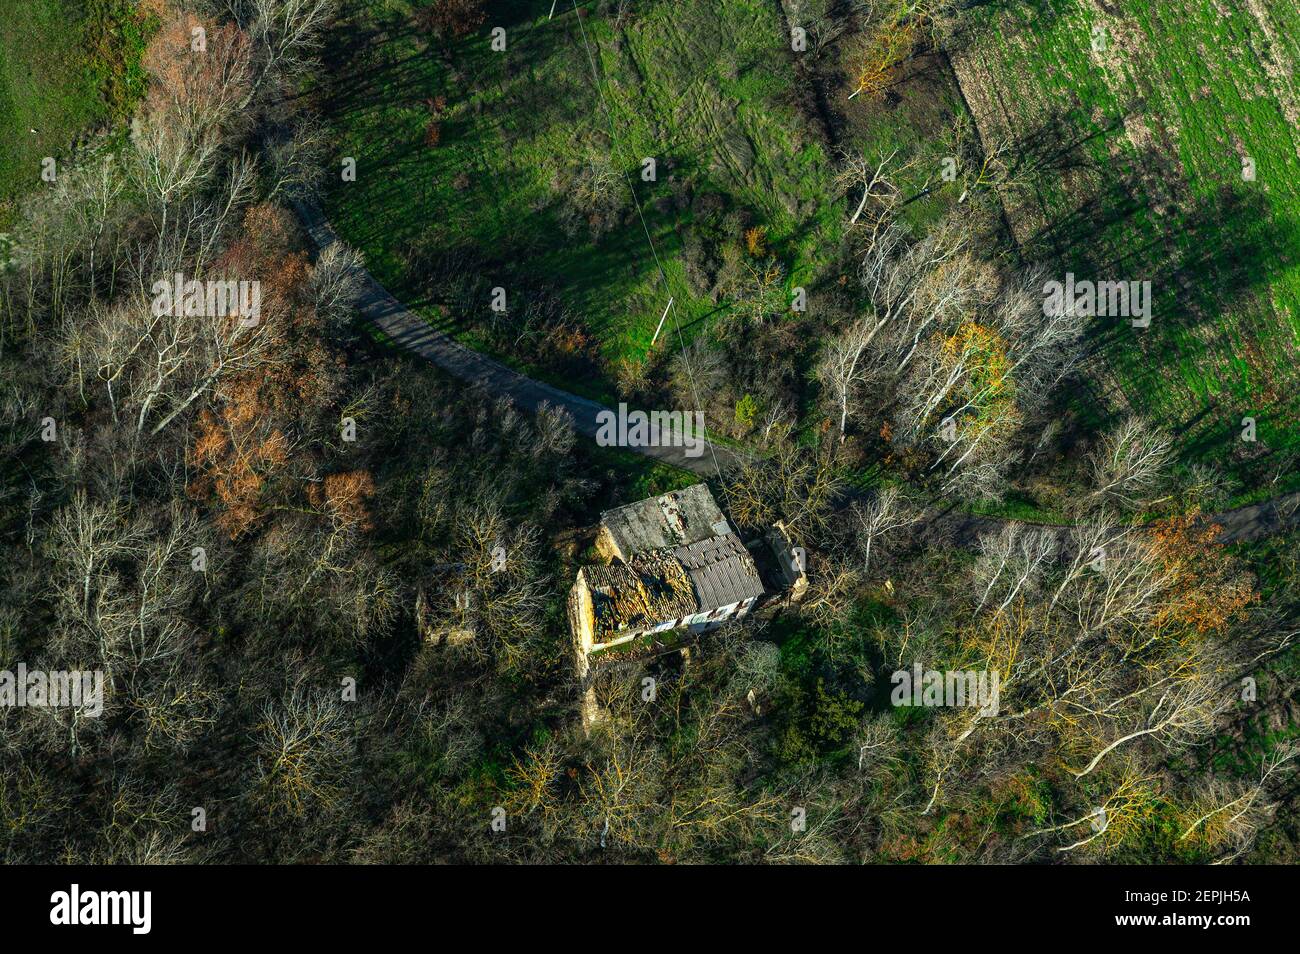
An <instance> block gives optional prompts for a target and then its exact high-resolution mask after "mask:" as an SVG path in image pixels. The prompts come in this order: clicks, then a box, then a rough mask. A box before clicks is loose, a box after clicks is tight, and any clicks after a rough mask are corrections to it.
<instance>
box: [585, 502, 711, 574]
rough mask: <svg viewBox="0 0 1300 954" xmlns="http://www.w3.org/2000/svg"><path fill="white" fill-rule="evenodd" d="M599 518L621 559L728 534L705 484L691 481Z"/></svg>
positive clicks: (605, 513)
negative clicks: (678, 487) (683, 486)
mask: <svg viewBox="0 0 1300 954" xmlns="http://www.w3.org/2000/svg"><path fill="white" fill-rule="evenodd" d="M600 521H601V523H602V524H604V526H605V527H606V529H608V530H609V533H610V537H611V538H612V539H613V542H614V545H615V546H616V547H617V548H618V550H619V552H620V553H621V554H622V555H623V557H624V558H625V559H627V558H629V557H631V556H632V555H633V554H635V553H644V552H646V551H648V550H662V549H666V548H669V547H677V546H681V545H683V544H688V543H695V542H698V541H701V540H706V539H708V538H709V537H712V536H715V535H716V534H720V533H730V532H731V526H730V525H729V524H728V523H727V518H726V517H724V516H723V515H722V511H721V510H719V509H718V505H717V503H715V502H714V500H713V495H712V494H711V493H709V486H708V484H692V485H691V486H690V487H687V488H685V489H684V490H674V491H672V492H671V493H666V494H664V495H662V496H660V497H647V498H646V499H645V500H638V501H637V502H636V503H630V504H626V505H624V506H622V507H616V508H615V509H613V510H606V511H605V512H604V513H602V514H601V515H600Z"/></svg>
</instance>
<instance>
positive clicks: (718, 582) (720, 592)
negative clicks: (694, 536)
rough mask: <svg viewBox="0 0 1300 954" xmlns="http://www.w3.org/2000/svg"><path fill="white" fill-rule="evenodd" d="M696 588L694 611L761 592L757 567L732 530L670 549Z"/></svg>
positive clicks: (728, 604) (740, 599) (735, 601)
mask: <svg viewBox="0 0 1300 954" xmlns="http://www.w3.org/2000/svg"><path fill="white" fill-rule="evenodd" d="M673 556H675V557H676V558H677V559H678V560H680V561H681V564H682V566H684V567H686V573H687V575H688V576H689V577H690V580H691V585H692V586H693V587H694V588H695V597H696V601H697V602H698V603H699V609H698V610H697V612H707V611H709V610H715V609H718V608H719V607H721V606H730V605H731V604H733V603H739V602H742V601H743V600H747V599H750V598H751V597H755V596H761V595H762V594H763V583H762V581H761V580H759V578H758V568H757V567H755V566H754V558H753V557H751V556H750V555H749V551H748V550H746V549H745V545H744V544H743V543H741V542H740V538H739V537H737V536H736V535H735V534H734V533H725V534H719V535H718V536H715V537H710V538H709V539H707V540H699V541H696V542H695V543H688V544H686V545H685V546H680V547H677V548H676V549H674V550H673Z"/></svg>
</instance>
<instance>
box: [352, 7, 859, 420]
mask: <svg viewBox="0 0 1300 954" xmlns="http://www.w3.org/2000/svg"><path fill="white" fill-rule="evenodd" d="M594 7H595V4H590V3H588V4H586V5H585V6H584V17H583V22H582V25H581V29H580V28H579V19H578V17H577V16H576V15H575V13H574V11H573V8H572V6H571V4H567V3H561V4H559V5H558V7H557V11H556V15H555V18H554V19H553V20H550V21H548V20H547V18H546V14H547V13H548V11H549V9H550V3H549V2H546V0H534V2H527V3H515V4H496V5H493V6H492V7H491V8H490V10H491V12H490V13H489V19H488V22H486V23H485V24H483V25H482V26H481V27H480V28H479V29H478V30H477V31H476V32H475V33H474V34H472V35H470V36H468V37H465V38H463V39H461V40H459V41H456V42H455V44H454V46H453V52H452V55H451V56H450V57H447V58H444V57H442V56H440V55H439V51H438V49H437V45H436V44H432V45H431V44H430V43H429V42H428V37H427V35H425V34H422V33H420V32H419V31H417V30H416V29H414V28H413V27H412V26H411V24H410V21H409V19H408V18H407V17H406V16H404V14H405V12H406V10H407V6H406V5H405V4H397V3H388V2H384V0H367V2H363V3H361V4H359V5H357V7H355V8H354V12H353V13H352V14H351V19H350V21H349V22H348V23H346V24H345V25H344V27H343V29H342V30H341V31H340V33H339V36H340V37H341V42H340V43H338V44H336V45H335V46H334V47H333V51H332V53H331V60H332V62H331V65H330V71H329V72H330V73H331V74H332V75H338V76H346V77H349V79H346V80H343V81H340V82H339V83H338V84H337V85H336V86H333V87H330V88H328V90H327V91H326V108H327V110H328V111H329V113H330V118H331V121H332V125H333V128H334V131H335V136H336V139H337V142H336V148H337V149H338V150H339V153H340V155H353V156H355V157H356V159H357V163H358V175H357V181H356V182H354V183H342V182H339V183H336V185H335V187H334V188H333V190H332V192H331V194H330V197H329V203H328V207H329V212H330V215H331V218H332V219H333V221H334V222H335V224H336V226H337V227H338V229H339V231H340V233H341V234H342V235H343V236H344V237H345V238H346V239H348V240H349V241H350V242H352V243H353V244H355V245H356V246H358V247H359V248H360V249H362V250H363V251H364V252H365V253H366V256H367V260H368V262H369V264H370V265H371V267H372V269H373V270H374V272H375V273H376V275H377V277H379V278H380V280H381V281H383V282H384V283H385V284H387V285H388V286H389V287H390V288H391V289H392V290H393V291H394V293H396V294H398V296H399V297H402V298H404V299H406V300H407V301H409V302H414V303H417V304H424V305H426V306H428V305H432V304H434V303H441V304H447V305H450V306H451V315H450V319H449V321H447V325H448V326H449V327H452V328H455V329H456V330H458V331H459V332H460V333H461V334H462V335H464V336H465V337H467V338H468V339H469V340H470V341H471V342H474V343H477V344H482V343H483V342H481V341H479V342H475V341H474V336H473V333H472V331H469V330H467V329H466V328H465V327H464V326H465V325H466V324H467V322H466V318H467V316H466V315H465V314H464V311H465V310H466V309H470V310H473V309H480V308H481V309H482V311H483V312H484V313H486V311H487V307H488V301H487V295H486V290H487V289H489V288H490V287H492V286H495V285H498V284H499V285H502V286H503V287H507V289H511V288H517V287H525V288H527V289H528V290H527V291H526V292H525V293H524V294H525V295H530V294H536V293H538V291H539V290H540V291H541V292H543V293H545V294H549V295H553V296H555V298H557V299H558V300H559V302H560V303H561V304H562V306H563V307H564V308H565V309H567V310H568V312H569V313H570V314H571V315H572V316H573V317H574V318H575V319H576V322H577V323H578V324H579V326H580V327H581V328H582V329H583V331H584V332H585V333H586V335H587V336H588V337H589V339H590V340H591V341H592V342H594V343H595V347H596V348H597V349H598V353H599V361H598V364H599V365H600V366H601V367H603V368H608V367H610V366H612V365H613V364H615V363H616V362H618V361H619V360H621V359H625V360H630V361H634V362H635V361H640V360H642V359H644V357H645V356H646V354H647V352H648V350H649V347H650V343H651V339H652V337H653V335H654V332H655V328H656V325H657V324H658V322H659V318H660V316H661V314H662V313H663V310H664V307H665V304H666V302H667V297H668V295H672V296H673V298H674V300H675V302H676V305H677V314H678V317H679V320H680V322H681V325H682V327H683V329H684V332H685V334H686V335H687V337H689V336H691V335H693V334H695V333H697V332H698V331H699V330H700V329H701V328H702V327H704V326H705V324H706V323H707V322H708V321H710V320H711V319H712V318H713V317H714V316H716V315H718V314H720V313H721V312H722V311H723V310H725V309H726V307H727V303H726V302H719V301H715V300H713V299H712V298H710V297H707V296H701V295H697V294H693V293H692V291H691V289H690V288H689V287H688V283H687V281H686V278H685V275H684V267H685V266H684V261H683V241H684V237H685V233H687V232H688V231H690V230H692V229H696V228H697V227H698V225H699V223H698V222H695V221H694V218H695V216H696V215H697V214H698V208H699V204H698V202H693V201H692V197H696V198H698V197H699V196H701V195H703V194H714V195H716V196H717V197H718V202H719V203H720V204H721V206H722V208H724V209H726V210H740V211H742V212H743V214H744V215H745V216H746V221H747V222H749V223H751V224H753V225H759V226H762V227H763V228H764V229H765V230H766V244H767V246H768V248H769V249H770V253H771V254H772V255H773V256H774V257H775V258H776V259H777V260H779V261H780V262H781V264H782V265H783V266H784V269H785V279H784V285H785V286H786V287H789V286H791V285H793V284H798V283H799V282H802V281H805V280H808V279H809V278H810V276H811V275H812V274H813V273H814V272H815V270H816V268H817V266H818V264H819V262H820V259H819V256H820V255H821V254H824V250H826V249H833V248H834V247H835V243H836V239H837V236H838V229H839V227H840V226H839V223H840V221H841V218H842V210H841V209H840V207H839V205H838V204H836V203H828V202H827V201H826V200H825V197H826V196H827V195H829V194H830V193H831V191H832V190H831V184H830V181H829V177H830V168H829V162H828V157H827V155H826V150H825V148H824V146H823V145H822V143H821V142H820V141H819V140H818V139H817V138H816V136H815V135H814V134H813V133H812V131H811V130H810V129H809V128H808V124H807V122H806V120H805V119H804V118H803V117H802V116H801V115H800V114H799V113H798V111H797V110H796V109H795V108H794V107H793V106H792V105H789V104H788V102H787V101H788V99H789V96H788V95H787V94H788V93H789V92H790V84H791V83H792V82H793V71H792V70H791V69H790V61H789V51H788V40H786V39H785V37H784V35H783V33H782V32H781V23H780V19H779V17H778V16H777V15H776V12H775V9H774V7H773V5H772V4H770V3H767V2H765V0H722V2H720V3H715V2H705V0H688V2H674V3H667V2H664V3H658V4H644V5H638V7H637V10H638V12H637V15H636V17H635V18H634V19H632V20H630V21H628V23H627V24H626V25H625V26H624V27H623V28H621V29H620V28H616V26H615V25H614V24H613V23H612V22H611V20H610V19H609V18H608V17H605V16H598V15H596V14H595V13H594V12H590V10H591V9H594ZM494 25H501V26H504V27H505V29H506V37H507V50H506V51H505V52H504V53H502V52H495V51H493V50H492V49H491V48H490V45H489V41H490V35H489V31H490V30H491V28H492V27H493V26H494ZM584 33H585V42H584ZM588 44H589V46H590V59H589V53H588ZM593 61H594V63H595V67H596V73H597V74H598V76H599V84H600V92H598V90H597V88H596V86H595V85H594V83H593V70H592V62H593ZM351 77H363V79H362V80H360V81H357V80H354V79H351ZM602 92H603V95H604V98H603V99H602V96H601V93H602ZM440 97H441V99H439V98H440ZM435 102H436V103H440V104H441V103H445V105H438V106H431V104H432V103H435ZM605 103H608V107H609V110H610V114H611V115H612V131H613V134H612V137H611V123H610V121H609V120H610V118H611V117H607V115H606V112H605V106H604V104H605ZM431 118H435V119H436V120H437V122H438V124H439V132H440V136H439V141H438V143H437V145H434V146H430V145H426V143H425V138H424V137H425V131H426V127H427V125H428V124H429V122H430V120H431ZM645 157H653V158H654V159H655V160H656V162H657V170H656V181H654V182H647V181H644V180H643V178H642V176H641V171H642V159H643V158H645ZM593 170H594V172H593ZM597 173H598V174H599V175H602V176H604V177H605V178H606V180H607V183H608V187H607V188H606V189H605V190H604V193H603V201H604V202H605V203H606V204H608V205H610V206H612V207H613V208H614V209H615V212H614V213H613V214H612V215H611V216H610V219H612V220H613V221H614V224H613V226H612V227H609V228H607V229H604V230H593V229H588V228H586V227H585V224H584V223H583V222H582V221H581V219H582V216H581V215H578V216H575V215H574V214H573V213H572V212H571V211H569V208H570V206H571V203H570V198H571V196H572V195H573V194H574V193H575V192H577V191H579V190H581V189H583V188H585V187H586V186H587V183H588V182H590V181H591V179H592V178H593V177H595V175H596V174H597ZM625 176H629V177H631V179H632V181H633V182H634V185H635V188H636V193H637V196H638V200H639V203H640V207H641V212H642V213H643V215H644V217H645V222H646V229H648V231H649V232H650V234H651V236H652V237H653V240H654V246H655V249H656V250H657V253H658V256H659V260H660V262H661V264H662V267H663V271H664V274H665V275H666V277H667V281H668V289H667V291H665V289H664V284H663V281H662V279H661V277H660V274H659V271H658V269H657V267H656V264H655V261H654V258H653V257H652V255H651V251H650V246H649V244H648V242H647V238H646V234H645V232H644V231H643V229H642V225H641V222H640V220H639V219H638V217H637V216H636V214H635V213H634V210H633V209H632V206H631V199H630V195H629V190H628V186H627V183H626V182H625V181H624V177H625ZM597 205H599V203H597ZM575 219H576V220H577V225H578V227H577V228H576V229H575V228H574V227H573V225H574V221H575ZM733 238H734V239H736V240H739V239H740V236H739V235H737V236H733ZM456 252H460V253H462V254H463V258H461V259H456V258H455V254H454V253H456ZM449 261H450V262H454V261H461V262H464V263H468V265H469V267H472V268H473V269H474V270H475V272H476V273H478V274H476V276H475V277H476V278H478V279H480V285H481V286H482V287H481V288H478V287H476V291H475V293H474V294H472V295H468V296H466V295H461V296H460V300H459V301H448V297H449V296H448V294H447V289H446V287H445V284H444V283H442V282H441V280H440V279H439V278H432V279H431V278H430V275H431V273H438V274H441V273H442V272H444V271H448V270H454V268H453V266H451V265H449V264H447V263H448V262H449ZM518 263H523V264H522V265H519V264H518ZM450 297H455V296H450ZM510 307H511V310H512V312H514V314H512V315H511V316H510V317H511V319H512V320H514V319H515V317H516V316H517V315H518V313H519V312H518V311H516V307H518V308H519V309H522V308H523V307H524V305H523V303H522V302H520V303H519V305H518V306H516V305H515V304H513V303H512V304H511V306H510ZM427 313H428V314H429V315H430V316H431V318H434V317H435V315H436V312H435V311H434V310H433V309H432V308H429V309H428V310H427ZM468 317H469V318H470V322H471V323H472V320H473V318H474V317H475V316H468ZM669 330H670V331H671V330H672V329H671V327H670V328H669ZM672 342H673V345H674V347H675V346H676V340H675V337H674V338H673V339H672ZM663 343H664V342H663V340H662V338H661V341H660V344H661V345H662V344H663ZM516 357H517V356H516ZM523 363H524V364H525V365H527V362H526V361H525V362H523ZM528 370H530V371H533V372H534V373H538V374H540V375H542V376H548V373H549V376H551V377H554V376H555V370H554V368H551V369H547V368H545V367H537V366H533V367H529V368H528ZM564 383H565V384H566V386H569V387H572V388H573V389H575V390H586V391H587V392H588V393H591V392H592V390H593V389H592V388H585V389H584V387H583V386H582V383H581V382H578V381H575V380H572V379H565V380H564ZM594 393H596V394H598V395H600V396H604V397H608V396H609V395H610V394H611V393H612V392H611V391H610V390H609V388H608V381H607V380H606V381H605V382H602V383H597V384H596V385H595V386H594Z"/></svg>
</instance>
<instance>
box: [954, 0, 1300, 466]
mask: <svg viewBox="0 0 1300 954" xmlns="http://www.w3.org/2000/svg"><path fill="white" fill-rule="evenodd" d="M1113 8H1114V9H1118V10H1119V11H1120V13H1121V16H1119V17H1114V16H1108V15H1106V14H1105V13H1104V12H1103V11H1102V10H1101V8H1100V6H1099V5H1097V4H1096V3H1095V2H1092V0H1040V2H1037V3H1034V4H1024V5H1021V6H1020V7H1018V8H1015V9H1013V10H1012V11H1010V12H1005V11H1004V12H1000V13H991V14H989V16H988V21H987V23H986V24H985V25H987V26H992V27H994V29H992V30H990V31H985V32H981V33H980V34H979V35H978V38H977V39H976V40H975V44H974V47H973V49H972V50H971V51H970V52H969V53H968V54H967V55H966V57H965V68H964V69H961V67H959V69H960V70H961V71H962V72H963V80H964V81H965V82H966V83H967V84H970V83H971V79H972V77H974V79H975V83H974V85H975V86H976V87H983V88H968V95H970V96H971V98H972V101H973V102H974V103H975V111H976V113H977V115H978V116H979V119H980V122H981V127H982V131H983V132H984V133H985V135H986V136H988V135H991V134H996V132H997V131H998V130H999V129H1010V131H1011V132H1012V134H1013V135H1017V136H1019V137H1026V136H1035V134H1036V136H1035V139H1036V142H1037V147H1038V149H1039V150H1040V151H1041V152H1042V154H1043V155H1044V156H1047V157H1050V158H1049V160H1048V164H1049V169H1048V171H1047V173H1046V174H1045V175H1044V176H1043V178H1042V181H1041V182H1039V183H1038V185H1037V187H1036V188H1035V189H1034V190H1033V192H1032V194H1031V195H1029V196H1027V197H1026V198H1025V200H1024V201H1023V202H1021V203H1013V206H1014V205H1019V207H1018V208H1014V211H1013V215H1012V217H1013V219H1014V220H1015V221H1016V224H1017V231H1018V233H1019V237H1020V239H1021V240H1022V242H1023V243H1024V244H1025V246H1026V247H1027V249H1028V250H1029V251H1030V252H1031V254H1034V255H1039V256H1043V257H1047V258H1049V259H1051V260H1056V261H1058V262H1060V263H1062V264H1063V265H1065V266H1066V267H1073V268H1074V269H1075V270H1076V271H1077V273H1078V274H1079V277H1081V278H1082V277H1085V276H1088V275H1096V276H1099V277H1102V278H1113V279H1142V278H1148V279H1150V280H1151V281H1152V283H1153V297H1154V298H1155V317H1154V320H1153V323H1152V326H1151V328H1149V329H1146V330H1138V329H1133V328H1130V327H1128V325H1127V322H1123V321H1099V322H1097V323H1096V327H1095V329H1094V330H1095V334H1096V340H1097V341H1098V343H1099V344H1100V345H1101V346H1102V348H1103V354H1104V357H1105V366H1106V368H1107V369H1108V372H1109V373H1108V375H1107V376H1106V377H1105V378H1104V379H1103V380H1100V381H1098V382H1096V387H1095V389H1094V390H1093V393H1092V394H1091V395H1089V396H1088V399H1087V400H1085V401H1084V402H1082V404H1083V406H1082V410H1083V411H1084V413H1085V415H1086V416H1087V417H1089V418H1091V419H1092V420H1094V421H1098V420H1100V419H1102V418H1103V417H1105V416H1106V415H1108V414H1112V413H1116V412H1120V411H1123V410H1126V409H1130V408H1131V409H1137V410H1140V411H1142V412H1144V413H1148V414H1151V415H1152V416H1154V417H1155V418H1157V419H1158V420H1160V421H1161V422H1163V423H1165V424H1167V425H1168V426H1170V427H1173V428H1175V429H1177V430H1178V431H1179V433H1180V435H1181V437H1182V440H1183V442H1184V444H1183V446H1184V447H1185V448H1186V450H1187V452H1188V455H1189V457H1199V458H1206V459H1214V460H1218V461H1220V462H1226V463H1230V464H1233V465H1234V466H1235V467H1236V469H1237V472H1238V474H1239V475H1240V476H1241V477H1243V479H1244V480H1245V481H1246V483H1247V485H1249V483H1250V468H1249V466H1248V465H1247V464H1246V463H1245V462H1244V461H1243V460H1241V459H1240V458H1241V457H1243V456H1244V455H1243V454H1242V451H1243V450H1244V448H1243V447H1242V445H1241V444H1240V442H1238V441H1237V440H1236V438H1237V435H1238V433H1239V430H1240V419H1241V417H1242V416H1243V415H1252V416H1255V417H1256V418H1257V419H1258V421H1259V435H1260V440H1261V442H1262V443H1263V444H1264V445H1266V446H1270V447H1280V446H1294V445H1295V444H1296V443H1297V442H1300V435H1298V432H1297V429H1296V427H1295V425H1296V422H1297V412H1298V411H1300V389H1297V387H1296V384H1297V383H1300V377H1298V370H1297V369H1298V368H1300V363H1298V362H1297V360H1296V359H1297V354H1296V344H1297V337H1298V335H1300V262H1298V261H1297V258H1296V251H1297V248H1298V247H1300V227H1298V225H1297V216H1300V175H1298V174H1297V173H1298V172H1300V164H1298V163H1297V144H1298V143H1300V132H1298V131H1297V129H1296V127H1295V123H1294V119H1295V113H1294V110H1295V108H1296V102H1297V101H1296V91H1297V89H1300V87H1298V86H1297V84H1296V79H1295V74H1294V69H1295V66H1296V64H1298V63H1300V54H1298V50H1300V47H1297V43H1298V42H1300V41H1298V40H1297V38H1298V37H1300V7H1297V5H1296V4H1295V3H1294V2H1293V0H1281V2H1272V3H1268V4H1264V3H1256V2H1253V0H1252V2H1247V0H1229V2H1219V3H1216V2H1213V0H1187V2H1185V3H1180V4H1178V5H1176V7H1175V6H1171V5H1169V4H1162V3H1157V2H1155V0H1123V2H1120V3H1118V4H1116V5H1115V6H1114V7H1113ZM1252 8H1253V11H1254V13H1255V14H1258V15H1259V17H1260V18H1256V16H1253V15H1252ZM1224 11H1226V14H1225V12H1224ZM1098 26H1100V27H1104V28H1105V29H1106V34H1107V49H1106V50H1105V51H1104V52H1094V51H1093V50H1092V49H1091V38H1092V30H1093V28H1094V27H1098ZM1054 123H1059V125H1054ZM1063 153H1067V154H1068V158H1066V159H1065V160H1064V161H1062V154H1063ZM1243 156H1249V157H1251V158H1253V159H1254V161H1255V165H1256V170H1257V177H1256V179H1255V181H1253V182H1248V181H1243V176H1242V158H1243Z"/></svg>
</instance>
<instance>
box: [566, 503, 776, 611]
mask: <svg viewBox="0 0 1300 954" xmlns="http://www.w3.org/2000/svg"><path fill="white" fill-rule="evenodd" d="M710 502H711V501H710ZM581 573H582V576H583V579H584V580H585V581H586V583H587V586H588V587H589V589H590V591H591V596H592V610H593V613H594V615H595V620H594V622H595V630H596V632H597V633H599V634H610V633H615V632H618V631H620V630H627V629H631V630H641V629H648V628H650V627H653V626H658V625H661V624H663V623H666V622H669V621H678V620H682V619H685V618H686V617H688V616H694V615H695V614H697V613H707V612H711V611H712V610H715V609H719V608H720V607H725V606H731V605H733V604H736V603H742V602H744V601H745V600H748V599H751V598H753V597H756V596H761V595H762V594H763V584H762V582H761V581H760V580H759V577H758V570H757V569H756V568H755V566H754V561H753V559H752V558H751V557H750V555H749V551H747V550H746V549H745V546H744V544H742V543H741V542H740V539H739V538H738V537H737V536H736V535H735V534H734V533H730V532H728V533H723V534H716V535H714V536H711V537H708V538H706V539H704V540H697V541H695V542H693V543H688V544H684V545H682V546H677V547H672V548H660V549H656V550H651V551H649V552H647V553H637V554H634V555H633V556H632V558H631V559H630V560H629V561H628V562H627V563H613V564H610V565H608V566H585V567H583V568H582V570H581Z"/></svg>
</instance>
